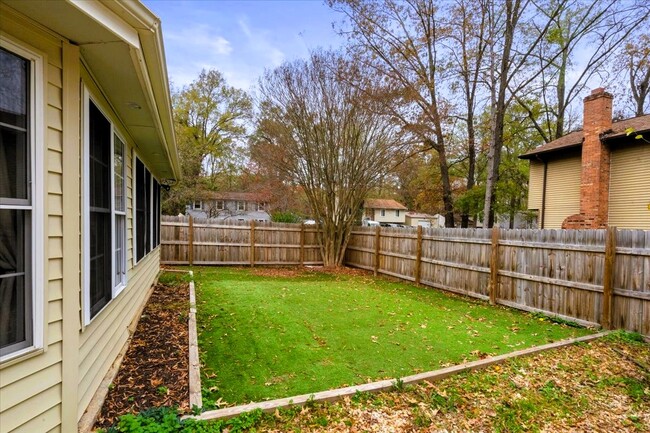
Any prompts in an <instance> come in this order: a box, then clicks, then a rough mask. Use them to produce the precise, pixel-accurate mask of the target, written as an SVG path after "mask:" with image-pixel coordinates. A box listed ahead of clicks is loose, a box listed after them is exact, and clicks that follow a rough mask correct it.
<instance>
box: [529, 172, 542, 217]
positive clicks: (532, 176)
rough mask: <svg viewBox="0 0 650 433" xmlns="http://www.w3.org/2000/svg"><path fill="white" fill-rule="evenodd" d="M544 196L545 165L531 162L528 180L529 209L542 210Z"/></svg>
mask: <svg viewBox="0 0 650 433" xmlns="http://www.w3.org/2000/svg"><path fill="white" fill-rule="evenodd" d="M543 196H544V163H543V162H540V161H532V160H531V161H530V169H529V180H528V209H530V210H533V209H537V210H541V209H542V198H543Z"/></svg>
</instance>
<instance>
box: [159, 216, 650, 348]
mask: <svg viewBox="0 0 650 433" xmlns="http://www.w3.org/2000/svg"><path fill="white" fill-rule="evenodd" d="M316 230H317V229H316V227H314V226H302V225H300V224H278V223H252V224H251V223H243V222H230V223H224V222H219V223H216V222H215V221H210V220H198V219H194V220H193V221H191V220H190V219H189V218H185V217H163V219H162V231H161V234H162V252H161V261H162V263H163V264H190V263H192V264H195V265H298V264H305V265H308V264H322V259H321V257H320V250H319V248H318V240H317V238H316ZM190 245H191V248H190ZM345 264H346V265H348V266H353V267H358V268H363V269H367V270H370V271H373V272H375V273H376V274H377V273H381V274H386V275H390V276H393V277H397V278H401V279H404V280H408V281H412V282H415V283H417V284H422V285H425V286H430V287H435V288H438V289H442V290H447V291H450V292H454V293H459V294H463V295H467V296H470V297H473V298H479V299H483V300H488V301H490V302H492V303H495V304H501V305H506V306H509V307H513V308H517V309H521V310H525V311H530V312H541V313H545V314H551V315H555V316H558V317H561V318H564V319H567V320H571V321H576V322H578V323H582V324H586V325H597V324H599V325H602V326H604V327H605V328H623V329H627V330H630V331H636V332H639V333H641V334H644V335H646V336H650V231H644V230H615V229H612V228H610V229H609V230H503V229H501V230H500V229H493V230H489V229H447V228H444V229H423V228H418V229H417V230H416V229H403V228H383V227H382V228H379V227H356V228H355V229H354V231H353V232H352V237H351V239H350V243H349V245H348V249H347V252H346V260H345Z"/></svg>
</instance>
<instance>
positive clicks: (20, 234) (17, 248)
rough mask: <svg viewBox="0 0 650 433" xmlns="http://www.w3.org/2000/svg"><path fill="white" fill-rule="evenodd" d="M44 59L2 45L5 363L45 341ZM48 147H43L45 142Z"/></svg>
mask: <svg viewBox="0 0 650 433" xmlns="http://www.w3.org/2000/svg"><path fill="white" fill-rule="evenodd" d="M36 77H42V60H41V58H40V57H38V56H35V55H32V54H31V53H29V52H27V51H25V50H23V49H21V48H19V47H16V46H13V45H12V44H10V43H8V42H5V41H4V40H0V360H5V359H8V358H9V357H13V356H18V355H20V354H21V353H24V352H26V351H29V350H30V349H33V348H38V347H42V344H43V343H42V342H43V330H42V324H43V306H42V303H43V287H42V282H41V281H39V278H40V276H41V273H42V270H41V269H42V266H43V260H44V259H43V255H42V249H43V247H42V241H41V240H40V239H41V237H42V225H43V223H42V221H41V220H40V219H41V218H40V216H41V215H42V210H41V208H42V206H43V203H42V190H41V188H39V185H40V180H39V178H40V177H39V176H38V175H36V173H39V172H40V170H41V168H42V157H41V154H42V151H41V149H40V148H37V139H39V140H40V139H42V137H41V135H40V134H41V132H40V131H41V130H42V127H41V126H40V125H39V122H42V110H40V111H39V109H38V106H39V102H40V103H42V86H41V85H40V84H39V82H38V81H37V80H36ZM41 144H42V143H41Z"/></svg>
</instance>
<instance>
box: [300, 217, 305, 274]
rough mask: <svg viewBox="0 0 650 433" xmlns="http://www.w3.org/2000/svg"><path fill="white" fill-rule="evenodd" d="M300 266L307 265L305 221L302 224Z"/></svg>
mask: <svg viewBox="0 0 650 433" xmlns="http://www.w3.org/2000/svg"><path fill="white" fill-rule="evenodd" d="M300 266H305V223H304V222H303V223H301V224H300Z"/></svg>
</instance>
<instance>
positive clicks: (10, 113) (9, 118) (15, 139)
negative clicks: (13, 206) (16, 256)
mask: <svg viewBox="0 0 650 433" xmlns="http://www.w3.org/2000/svg"><path fill="white" fill-rule="evenodd" d="M28 78H29V62H28V61H27V60H25V59H23V58H22V57H18V56H16V55H14V54H11V53H9V52H8V51H5V50H3V49H0V122H1V123H2V125H0V202H1V201H2V200H1V199H2V198H12V199H24V200H27V199H29V192H28V191H29V188H28V186H29V150H28V149H29V145H28V139H29V137H28V131H27V126H28V122H27V116H28V115H29V110H28V101H29V88H28V85H27V84H28ZM25 204H27V203H25Z"/></svg>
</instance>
